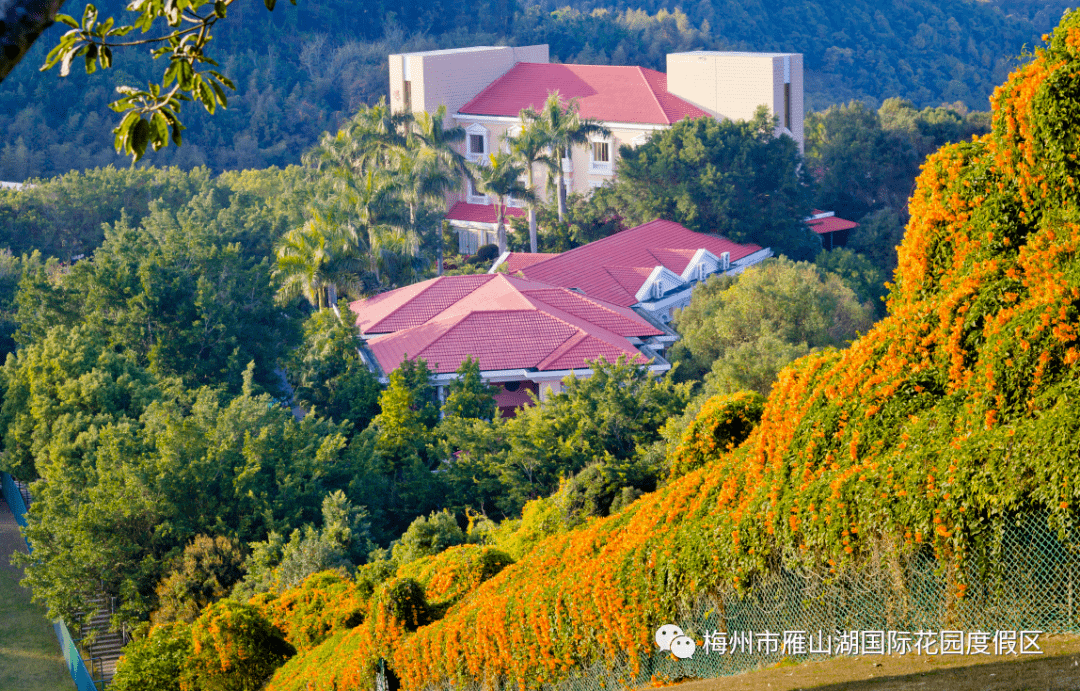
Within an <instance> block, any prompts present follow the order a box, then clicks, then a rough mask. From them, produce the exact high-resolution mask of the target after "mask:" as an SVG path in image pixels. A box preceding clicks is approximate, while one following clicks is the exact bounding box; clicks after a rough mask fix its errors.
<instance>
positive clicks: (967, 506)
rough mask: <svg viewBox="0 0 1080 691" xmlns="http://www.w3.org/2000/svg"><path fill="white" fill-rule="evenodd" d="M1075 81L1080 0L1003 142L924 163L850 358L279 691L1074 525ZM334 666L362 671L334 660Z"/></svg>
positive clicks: (429, 667) (728, 420) (609, 628)
mask: <svg viewBox="0 0 1080 691" xmlns="http://www.w3.org/2000/svg"><path fill="white" fill-rule="evenodd" d="M1078 73H1080V13H1072V14H1070V15H1067V16H1066V17H1065V18H1064V20H1063V22H1062V25H1061V26H1060V27H1059V28H1058V30H1057V31H1056V32H1055V34H1054V35H1053V37H1051V38H1049V39H1048V45H1047V46H1046V47H1045V48H1043V49H1040V50H1038V51H1037V52H1036V54H1035V56H1034V59H1033V60H1032V61H1031V62H1030V63H1028V64H1026V65H1025V66H1023V67H1021V68H1020V69H1019V70H1018V71H1017V72H1016V73H1014V74H1013V75H1012V77H1011V78H1010V80H1009V81H1008V83H1006V84H1005V85H1004V86H1003V87H1001V88H1000V89H999V90H998V91H997V93H996V94H995V97H994V129H993V132H992V133H991V134H989V135H987V136H984V137H982V138H978V139H974V140H972V141H970V142H965V143H962V144H957V145H953V146H949V147H947V148H945V149H943V150H941V151H940V152H939V153H937V154H935V155H934V156H932V157H931V158H930V159H928V160H927V162H926V164H925V166H924V169H923V172H922V174H921V176H920V177H919V181H918V186H917V189H916V191H915V193H914V195H913V197H912V200H911V217H912V220H911V222H910V224H909V226H908V229H907V234H906V236H905V239H904V243H903V245H902V246H901V248H900V250H899V268H898V270H897V273H896V278H895V285H894V286H892V287H891V293H890V298H889V302H888V310H889V314H888V316H887V317H886V318H885V319H883V320H882V321H881V322H879V323H878V324H877V325H876V326H875V327H874V328H873V329H871V330H870V331H869V332H868V333H867V334H866V335H865V336H864V337H862V338H860V339H859V340H858V341H856V342H855V343H853V344H852V345H851V346H850V347H849V348H847V349H845V350H843V351H825V352H819V353H815V354H812V355H809V356H807V357H805V358H802V359H801V360H799V361H797V362H796V363H795V364H793V365H792V366H790V367H788V368H787V369H785V370H784V371H783V372H782V373H781V375H780V377H779V380H778V381H777V383H776V385H775V386H774V387H773V389H772V393H771V395H770V397H769V399H768V401H767V402H766V403H765V405H764V406H763V408H762V410H761V412H760V423H758V424H757V426H756V427H755V428H754V429H753V431H752V432H750V435H749V437H747V439H746V441H745V442H744V443H742V445H741V446H738V447H737V448H730V447H729V445H730V444H732V443H734V440H735V438H736V436H737V435H735V434H734V432H732V431H730V427H731V425H732V422H733V418H732V414H733V411H734V410H736V409H737V408H734V407H733V403H734V402H732V401H730V400H729V401H727V402H724V401H722V400H718V401H713V402H711V404H710V405H707V406H706V407H705V408H703V410H702V411H701V413H700V416H699V418H698V420H697V421H696V422H695V423H694V425H693V426H691V428H690V430H689V431H688V432H687V434H686V436H685V437H684V438H683V440H682V443H681V444H680V446H679V447H678V449H677V450H676V451H675V454H674V457H673V464H672V465H673V469H674V472H673V475H674V476H675V477H674V479H673V480H672V481H671V482H670V483H669V484H668V485H667V486H665V487H663V488H661V489H660V490H658V491H656V492H653V493H651V494H648V495H645V496H644V497H642V498H641V499H640V500H638V501H637V502H634V503H633V504H631V505H630V506H629V507H627V508H625V509H623V510H622V511H620V512H618V513H615V514H613V515H611V516H609V517H607V518H601V519H595V520H591V521H589V522H588V523H586V524H585V525H584V526H583V527H581V528H579V529H577V530H571V531H566V532H560V531H550V532H547V533H546V537H544V538H543V539H540V540H538V541H536V542H535V543H533V546H532V547H531V549H530V551H529V552H528V553H527V554H524V555H523V556H522V557H521V559H520V560H519V561H518V563H516V564H515V565H514V566H512V567H510V568H507V569H505V570H503V571H502V572H501V573H500V574H499V575H497V576H495V577H494V578H491V579H489V580H487V581H484V582H483V583H481V584H480V585H479V586H478V587H476V589H475V590H474V591H473V592H472V593H471V594H470V595H469V596H467V597H463V598H462V599H460V600H459V601H458V602H457V603H456V604H454V605H453V606H451V607H450V609H449V610H448V611H447V613H446V615H445V616H443V617H442V618H440V619H438V620H436V621H433V622H431V623H429V624H427V625H424V626H421V627H419V628H418V629H417V630H416V631H415V632H409V631H407V630H406V627H405V626H404V625H403V624H401V623H400V622H397V623H394V622H396V620H393V619H392V618H390V619H387V620H386V625H385V626H384V625H376V624H375V623H374V621H375V617H374V616H373V615H372V614H369V615H368V619H367V620H365V623H364V625H363V626H361V627H359V628H358V629H354V630H353V631H351V632H349V633H347V634H342V635H339V636H337V637H334V638H331V639H330V640H328V641H327V642H326V643H324V644H323V645H322V646H319V647H318V648H316V649H314V650H313V651H311V653H310V654H309V657H308V658H307V659H306V660H300V659H299V658H297V659H296V660H294V661H293V662H291V663H290V664H289V665H286V667H284V668H282V670H281V671H280V672H279V675H278V676H276V677H275V679H274V681H273V682H272V683H271V685H270V687H269V688H271V689H279V688H280V689H293V688H296V689H300V688H302V687H301V686H299V685H298V683H296V684H292V685H289V684H287V683H284V679H285V675H284V674H283V673H284V672H285V671H286V670H289V675H291V676H289V677H288V678H289V679H300V678H302V674H301V673H302V670H303V669H304V668H305V665H307V669H309V670H310V671H311V673H312V674H314V673H316V672H317V673H318V674H319V675H321V676H320V679H321V680H324V681H319V682H318V683H319V684H321V685H320V686H316V683H315V682H312V686H311V688H312V689H316V688H331V685H330V682H329V680H331V679H332V680H333V681H334V682H335V683H336V684H337V686H336V688H338V689H353V688H356V689H359V688H366V686H364V685H369V684H370V676H367V677H363V678H361V677H358V676H356V672H355V671H354V670H355V669H357V668H358V667H357V665H360V664H364V665H366V667H364V669H366V670H368V672H365V673H366V674H369V673H371V670H373V669H374V667H373V664H374V662H373V661H374V660H377V659H378V658H377V657H376V656H381V657H384V658H385V659H386V660H387V661H388V665H389V667H390V669H391V670H392V671H393V672H394V673H395V674H396V675H397V677H398V678H399V679H400V681H401V683H402V687H403V688H404V689H409V690H417V691H419V690H420V689H423V688H429V687H435V686H450V685H454V684H455V683H459V682H481V683H485V682H486V683H488V684H490V685H493V686H494V685H500V686H505V685H507V682H509V683H513V684H516V685H518V686H521V687H535V686H538V685H540V684H543V683H545V682H551V681H557V680H559V679H561V678H564V677H566V676H567V675H568V674H569V673H570V672H571V670H575V669H577V668H580V667H581V666H583V665H585V664H588V663H591V662H594V661H596V660H602V659H605V658H608V657H610V656H612V655H614V654H615V653H616V652H617V651H618V652H625V653H628V654H629V655H630V657H631V659H632V660H634V659H638V660H640V658H641V657H642V656H643V655H645V654H647V653H649V652H651V650H652V646H653V644H652V642H651V636H650V632H651V631H653V630H654V628H655V626H656V625H658V624H660V623H662V622H663V621H664V620H667V619H668V618H669V617H673V616H676V615H677V614H678V612H679V611H680V609H682V608H684V607H685V606H686V605H687V604H688V602H689V600H690V599H691V598H693V597H694V596H696V595H698V594H701V593H704V592H710V591H712V592H724V591H729V590H731V589H742V588H745V587H748V586H751V585H752V583H753V579H754V578H755V577H756V576H758V575H760V574H762V573H763V572H764V571H765V570H766V569H767V568H769V566H770V565H774V564H776V563H778V562H783V561H786V562H788V563H789V564H793V565H805V566H812V567H815V568H820V567H824V568H834V569H838V568H840V567H842V566H843V565H844V562H850V561H853V560H857V559H860V558H861V557H863V556H864V555H865V553H866V552H867V549H868V548H867V545H868V544H870V542H871V541H873V540H881V539H884V540H886V541H890V542H899V543H907V544H910V545H916V544H925V545H928V546H929V548H930V549H933V550H934V551H935V553H936V554H937V556H938V558H939V560H941V562H942V563H943V564H945V565H946V566H948V567H951V568H949V573H951V574H954V577H953V580H952V581H950V589H951V592H950V595H951V596H952V597H963V594H964V589H965V587H966V586H965V584H964V583H963V582H962V581H963V573H964V571H963V570H961V569H959V568H956V567H959V566H961V565H967V566H982V567H984V568H992V567H993V563H992V559H991V558H990V555H992V554H993V552H994V549H995V544H994V542H993V540H994V538H993V536H994V535H995V534H996V533H997V531H995V530H993V528H994V527H995V526H996V525H997V524H999V523H1000V522H1001V521H1003V520H1004V519H1007V518H1009V517H1010V516H1012V515H1015V514H1017V513H1019V512H1027V511H1039V512H1045V513H1048V514H1049V515H1050V516H1051V520H1052V522H1061V521H1064V520H1065V519H1072V518H1073V517H1074V516H1075V509H1076V506H1077V504H1078V502H1080V491H1078V490H1077V481H1076V478H1077V477H1078V475H1080V413H1078V412H1077V409H1076V406H1075V404H1074V402H1075V401H1076V400H1077V396H1080V375H1078V374H1077V372H1078V370H1077V368H1076V367H1075V365H1076V363H1077V360H1080V341H1078V338H1080V337H1078V333H1077V324H1078V323H1080V260H1078V257H1077V251H1078V249H1080V208H1078V206H1077V201H1078V194H1077V190H1076V186H1075V181H1076V178H1077V177H1078V176H1080V170H1078V166H1080V161H1078V159H1077V156H1078V155H1080V146H1078V144H1080V141H1078V130H1077V128H1076V126H1075V123H1077V122H1080V79H1078V78H1077V76H1078ZM750 403H751V402H749V401H747V402H745V403H744V404H743V405H746V406H747V411H749V410H750ZM747 417H753V416H751V415H749V414H748V415H747ZM740 424H741V423H740ZM725 439H731V440H732V441H728V442H725V441H724V440H725ZM710 442H711V445H710ZM514 556H518V555H517V554H515V555H514ZM375 611H378V612H383V611H384V609H377V608H376V609H373V613H374V612H375ZM380 616H384V617H386V615H385V614H382V615H380ZM334 656H338V657H340V658H341V659H342V660H346V661H351V663H352V664H353V666H352V667H345V666H343V665H345V664H346V663H345V662H342V663H337V662H334V663H331V664H330V666H331V667H334V665H337V666H336V667H334V669H340V670H341V672H340V674H338V675H337V676H332V675H333V674H335V673H332V672H330V671H325V672H324V670H323V669H322V668H321V667H320V666H319V665H321V664H322V661H326V660H331V659H335V660H336V658H335V657H334ZM328 675H331V676H328ZM279 678H281V679H282V680H283V681H282V683H280V684H279Z"/></svg>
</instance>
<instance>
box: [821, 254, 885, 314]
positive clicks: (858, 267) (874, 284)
mask: <svg viewBox="0 0 1080 691" xmlns="http://www.w3.org/2000/svg"><path fill="white" fill-rule="evenodd" d="M814 264H815V266H817V267H818V268H819V269H821V270H822V271H823V272H825V273H828V274H834V275H836V276H839V277H840V280H842V281H843V282H844V285H846V286H847V287H848V288H851V290H852V292H854V293H855V297H856V298H857V299H858V300H859V302H861V303H863V304H864V305H870V307H872V308H873V311H874V312H875V313H876V314H877V316H879V317H883V316H885V274H884V272H883V271H882V270H881V269H880V268H878V267H877V266H876V265H875V264H874V263H873V262H871V261H870V260H869V259H868V258H867V257H865V256H863V255H861V254H858V253H856V252H853V251H852V250H850V249H847V248H844V247H839V248H836V249H833V250H829V251H826V250H822V251H821V252H820V253H818V256H817V257H816V258H815V259H814Z"/></svg>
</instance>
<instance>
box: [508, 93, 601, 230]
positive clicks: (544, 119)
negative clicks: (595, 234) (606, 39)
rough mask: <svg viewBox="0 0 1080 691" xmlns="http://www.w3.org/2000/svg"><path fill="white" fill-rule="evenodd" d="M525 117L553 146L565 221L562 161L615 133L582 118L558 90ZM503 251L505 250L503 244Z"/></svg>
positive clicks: (561, 214)
mask: <svg viewBox="0 0 1080 691" xmlns="http://www.w3.org/2000/svg"><path fill="white" fill-rule="evenodd" d="M522 117H524V118H526V119H527V121H528V123H529V127H530V129H533V130H534V131H536V132H538V133H539V135H538V136H539V137H540V138H541V139H542V140H545V141H546V143H547V145H548V147H550V150H551V157H552V158H553V159H554V163H555V165H556V168H555V172H556V175H555V183H556V190H557V195H558V196H557V199H558V201H559V220H560V221H562V220H563V217H564V216H565V215H566V173H565V172H564V171H563V166H562V159H564V158H570V152H571V150H572V149H573V148H574V147H575V146H581V145H587V144H588V143H589V138H590V137H593V136H599V137H610V136H611V130H609V129H608V128H607V127H605V126H604V125H602V124H601V123H600V122H599V121H598V120H594V119H592V118H582V117H581V115H580V113H579V112H578V103H577V101H576V100H574V99H570V101H569V103H564V102H563V98H562V96H560V95H559V92H558V91H553V92H551V93H550V94H548V97H547V100H545V101H544V105H542V106H541V107H540V110H539V112H535V113H534V112H531V111H528V110H526V111H524V112H523V113H522ZM530 239H531V238H530ZM500 248H501V249H502V250H503V251H505V247H503V246H502V245H500Z"/></svg>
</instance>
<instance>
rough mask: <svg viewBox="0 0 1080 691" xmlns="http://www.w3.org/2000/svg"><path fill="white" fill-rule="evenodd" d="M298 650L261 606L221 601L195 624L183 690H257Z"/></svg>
mask: <svg viewBox="0 0 1080 691" xmlns="http://www.w3.org/2000/svg"><path fill="white" fill-rule="evenodd" d="M295 652H296V651H295V650H294V649H293V647H292V646H291V645H289V644H288V643H286V642H285V641H284V639H283V638H282V636H281V632H280V631H279V630H277V629H276V628H275V627H274V626H272V625H271V624H270V622H268V621H267V620H266V619H265V618H264V617H263V616H262V614H261V613H260V612H259V610H258V609H257V608H256V607H253V606H251V605H245V604H241V603H239V602H235V601H233V600H228V599H226V600H219V601H218V602H216V603H214V604H212V605H210V606H209V607H207V608H206V609H204V610H203V613H202V614H201V615H199V618H198V619H196V620H195V623H194V624H192V625H191V654H190V655H189V656H188V658H187V661H186V662H185V663H184V668H183V670H182V672H181V675H180V689H181V691H257V689H261V688H262V686H263V684H264V683H265V682H266V680H267V679H268V678H269V677H270V675H271V674H273V672H274V670H275V669H276V668H277V667H279V666H280V665H281V664H282V663H283V662H285V660H287V659H288V658H289V657H291V656H292V655H293V654H294V653H295Z"/></svg>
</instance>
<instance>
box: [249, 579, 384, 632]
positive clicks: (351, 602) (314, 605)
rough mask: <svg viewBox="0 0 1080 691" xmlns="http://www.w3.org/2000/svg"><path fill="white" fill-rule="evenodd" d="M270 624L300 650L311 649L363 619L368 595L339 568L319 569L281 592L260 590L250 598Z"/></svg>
mask: <svg viewBox="0 0 1080 691" xmlns="http://www.w3.org/2000/svg"><path fill="white" fill-rule="evenodd" d="M251 604H253V605H255V606H256V607H258V608H259V609H260V610H261V611H262V613H263V615H264V616H265V617H266V618H267V619H268V620H269V621H270V623H271V624H273V625H274V626H276V627H278V628H279V629H281V630H282V631H283V632H285V640H286V641H288V642H289V643H290V644H291V645H292V646H293V647H295V648H296V649H297V650H308V649H310V648H313V647H315V646H316V645H318V644H319V643H322V642H323V641H324V640H326V639H327V638H328V637H330V636H332V635H333V634H335V633H337V632H338V631H347V630H349V629H351V628H353V627H354V626H357V625H358V624H359V623H360V622H362V621H363V619H364V612H365V611H366V609H367V604H368V597H366V596H365V594H364V593H362V592H361V591H360V589H359V588H358V587H357V584H356V583H355V582H354V581H353V580H352V579H350V578H349V577H348V576H344V575H342V573H341V572H340V571H334V570H331V571H320V572H319V573H316V574H313V575H311V576H308V578H307V579H305V580H304V582H303V584H302V585H300V586H299V587H297V588H292V589H290V590H286V591H285V592H284V593H282V594H280V595H278V594H277V593H276V592H274V591H270V592H266V593H260V594H258V595H256V596H255V597H254V598H252V600H251Z"/></svg>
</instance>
